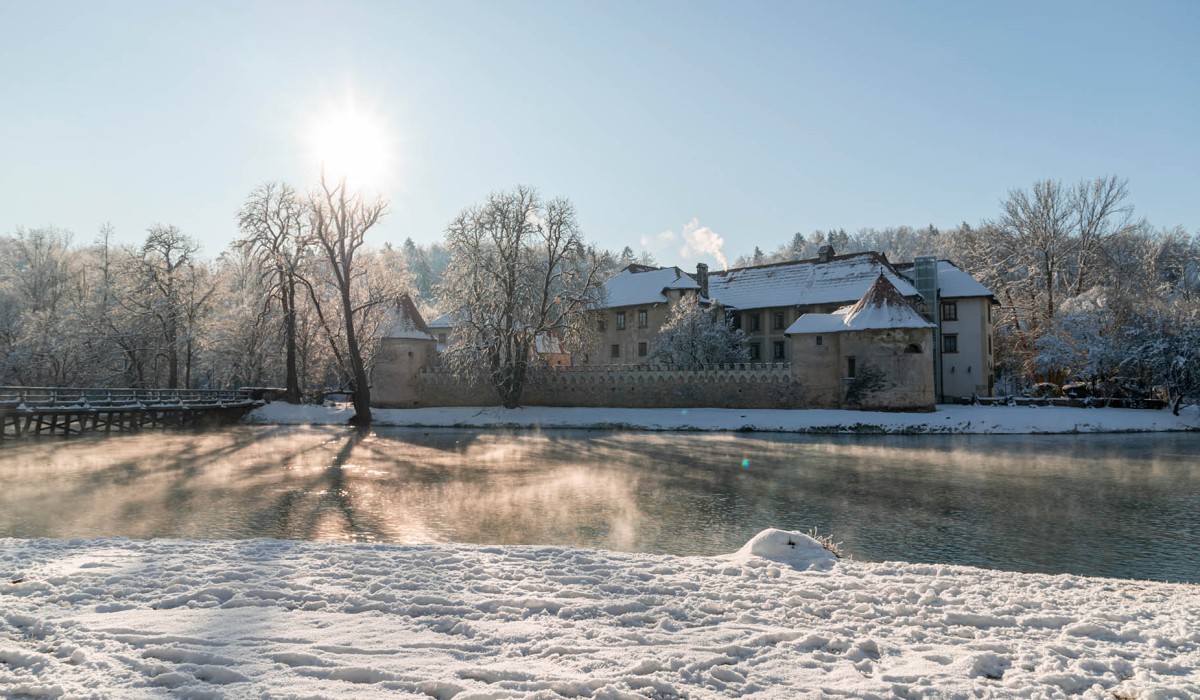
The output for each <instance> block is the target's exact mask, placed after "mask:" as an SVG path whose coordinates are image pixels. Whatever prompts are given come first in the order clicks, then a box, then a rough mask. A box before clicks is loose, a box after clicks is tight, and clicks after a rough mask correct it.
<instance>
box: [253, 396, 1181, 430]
mask: <svg viewBox="0 0 1200 700" xmlns="http://www.w3.org/2000/svg"><path fill="white" fill-rule="evenodd" d="M353 414H354V411H353V409H352V408H350V407H349V406H347V405H341V404H339V405H334V406H293V405H290V404H285V403H280V402H275V403H271V404H267V405H266V406H263V407H262V408H258V409H256V410H254V411H253V412H252V413H251V414H250V415H249V416H248V418H247V420H248V421H249V422H252V423H272V424H299V425H324V424H342V423H346V422H347V421H348V420H349V419H350V417H351V416H352V415H353ZM372 414H373V416H374V422H375V424H376V425H382V426H411V427H423V428H432V427H447V428H453V427H471V428H580V429H604V428H621V429H632V430H657V431H663V430H672V431H674V430H677V431H721V430H724V431H762V432H791V433H797V432H798V433H827V434H839V433H886V434H958V435H962V434H1057V433H1120V432H1170V431H1195V430H1200V413H1198V411H1197V408H1196V407H1191V408H1188V409H1186V410H1184V411H1183V412H1181V414H1180V415H1179V416H1175V415H1173V414H1172V413H1171V412H1170V411H1168V410H1165V409H1163V410H1147V409H1129V408H1069V407H1063V406H952V405H941V406H938V410H937V411H935V412H933V413H879V412H873V411H844V410H820V409H809V410H783V409H731V408H691V409H651V408H550V407H540V406H530V407H525V408H516V409H505V408H499V407H487V408H411V409H373V410H372Z"/></svg>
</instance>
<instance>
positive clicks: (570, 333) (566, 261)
mask: <svg viewBox="0 0 1200 700" xmlns="http://www.w3.org/2000/svg"><path fill="white" fill-rule="evenodd" d="M446 245H447V247H448V248H449V250H450V256H451V257H450V265H449V267H448V268H447V270H446V275H445V278H444V280H443V282H442V287H441V300H442V303H441V308H442V310H443V311H445V312H448V313H450V314H452V315H453V317H454V318H455V319H456V321H457V326H456V327H455V330H454V335H453V336H452V337H451V338H450V343H449V347H448V348H447V350H446V355H445V361H446V362H447V364H448V365H449V367H450V368H451V369H452V370H453V371H454V372H455V373H456V374H457V375H458V376H460V377H462V378H464V379H465V378H479V375H480V373H482V374H483V375H484V378H485V379H486V381H489V382H490V383H491V384H492V385H493V386H494V387H495V388H496V392H497V393H498V394H499V395H500V400H501V402H502V403H503V404H504V406H505V407H508V408H514V407H516V406H518V405H520V402H521V394H522V392H523V390H524V387H525V383H526V381H527V380H528V379H529V376H530V371H531V370H532V369H533V368H534V367H535V366H537V365H538V363H539V362H540V358H539V355H538V353H537V351H536V350H537V343H538V342H540V341H542V340H544V339H548V338H554V339H555V340H556V341H557V342H558V343H559V344H561V345H562V346H563V349H564V350H566V351H568V352H576V351H579V350H582V349H583V348H584V347H586V342H587V338H588V334H589V331H590V329H591V324H589V323H588V319H589V310H590V309H593V308H595V307H596V306H597V304H598V303H599V302H600V300H601V297H602V295H603V286H602V282H603V278H602V276H601V268H600V265H599V258H598V254H597V252H596V250H595V249H594V248H593V247H591V246H588V245H586V244H585V243H584V240H583V237H582V235H581V234H580V232H579V224H578V222H577V220H576V217H575V207H574V205H572V204H571V202H570V201H569V200H567V199H562V198H558V199H553V200H551V201H549V202H545V201H543V200H542V199H541V197H540V196H539V195H538V193H537V190H535V189H533V188H530V187H524V186H519V187H517V188H516V189H514V190H511V191H508V192H495V193H493V194H491V195H490V196H489V197H488V198H487V201H485V202H484V203H482V204H479V205H476V206H472V207H469V208H467V209H465V210H463V211H462V213H460V214H459V215H458V216H457V217H455V218H454V220H453V221H451V222H450V226H449V227H448V228H447V230H446Z"/></svg>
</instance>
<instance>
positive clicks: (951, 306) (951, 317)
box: [942, 301, 958, 321]
mask: <svg viewBox="0 0 1200 700" xmlns="http://www.w3.org/2000/svg"><path fill="white" fill-rule="evenodd" d="M942 320H943V321H957V320H958V302H956V301H943V302H942Z"/></svg>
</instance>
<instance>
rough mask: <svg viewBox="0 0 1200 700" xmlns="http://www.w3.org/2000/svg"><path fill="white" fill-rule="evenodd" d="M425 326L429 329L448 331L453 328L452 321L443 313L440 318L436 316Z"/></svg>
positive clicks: (449, 316)
mask: <svg viewBox="0 0 1200 700" xmlns="http://www.w3.org/2000/svg"><path fill="white" fill-rule="evenodd" d="M427 325H428V327H429V328H430V329H436V330H443V329H444V330H449V329H451V328H454V319H453V318H451V315H450V314H448V313H445V314H442V315H441V316H438V317H437V318H435V319H433V320H432V321H430V322H429V323H428V324H427Z"/></svg>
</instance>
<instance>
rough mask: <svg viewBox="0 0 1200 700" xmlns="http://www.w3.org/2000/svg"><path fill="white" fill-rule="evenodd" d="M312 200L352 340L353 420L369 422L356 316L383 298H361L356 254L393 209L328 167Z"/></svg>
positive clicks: (318, 236)
mask: <svg viewBox="0 0 1200 700" xmlns="http://www.w3.org/2000/svg"><path fill="white" fill-rule="evenodd" d="M308 201H309V212H310V217H311V227H312V234H313V238H314V240H315V241H316V244H317V246H318V248H319V249H320V250H321V252H322V253H323V254H324V257H325V261H326V262H327V263H328V265H329V269H330V272H331V273H332V275H333V280H334V284H335V286H336V288H337V293H338V300H339V302H340V307H341V314H342V321H343V323H342V327H343V329H344V331H345V343H346V356H345V358H344V359H345V363H346V364H347V365H348V367H346V369H347V370H348V374H349V375H350V384H351V386H350V388H351V390H352V391H353V392H354V414H355V415H354V418H353V419H352V421H353V422H354V423H356V424H358V425H367V424H369V423H370V422H371V387H370V385H369V383H368V380H367V369H366V364H365V363H364V361H363V353H362V348H361V346H360V344H359V336H358V332H357V329H356V328H355V321H356V319H357V318H358V317H359V316H360V314H361V312H362V311H364V310H365V309H367V308H369V307H371V306H374V305H377V304H380V303H383V300H381V299H377V298H370V297H368V298H367V299H365V300H362V299H360V300H359V301H357V302H356V300H355V293H354V290H355V287H356V286H357V284H358V281H359V280H360V278H361V277H362V276H363V274H364V273H363V271H362V270H361V269H360V268H361V266H360V265H359V264H357V262H356V259H355V255H356V254H357V253H358V250H359V248H361V247H362V245H363V242H364V240H365V238H366V234H367V231H369V230H371V228H372V227H373V226H375V224H377V223H378V222H379V220H380V218H382V217H383V215H384V214H385V213H386V212H387V202H386V201H385V200H384V199H383V198H382V197H380V196H378V195H376V196H374V197H368V196H367V195H366V194H365V193H364V192H363V191H361V190H354V191H351V190H349V189H348V188H347V187H346V180H345V178H342V179H341V180H339V181H338V182H337V183H335V184H334V185H332V186H331V185H330V184H329V182H328V180H326V178H325V174H324V172H322V173H321V182H320V184H319V186H318V188H317V189H315V190H314V191H313V192H312V193H310V194H309V198H308ZM314 301H315V297H314Z"/></svg>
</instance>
